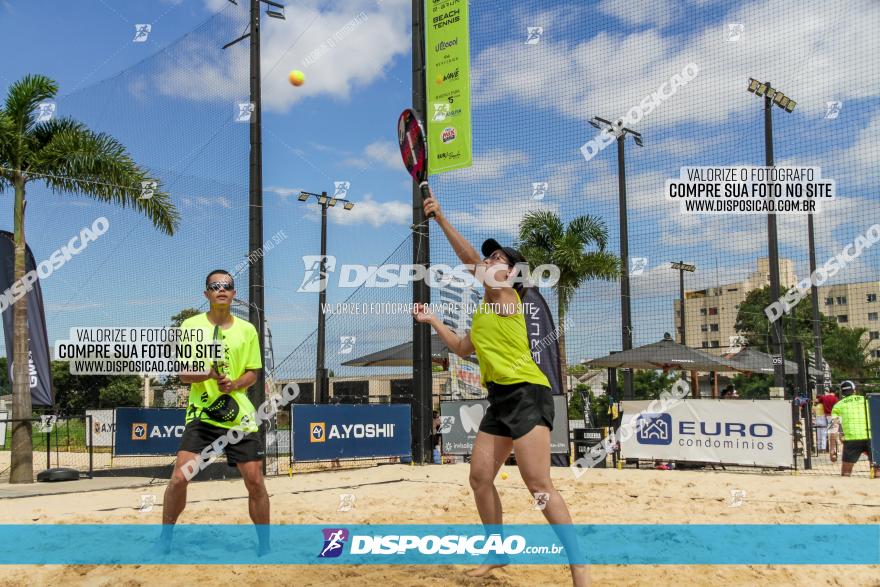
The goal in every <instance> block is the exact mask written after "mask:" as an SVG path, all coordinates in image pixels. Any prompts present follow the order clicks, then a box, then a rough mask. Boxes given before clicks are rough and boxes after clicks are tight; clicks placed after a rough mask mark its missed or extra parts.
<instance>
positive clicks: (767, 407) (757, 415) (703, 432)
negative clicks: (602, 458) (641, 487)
mask: <svg viewBox="0 0 880 587" xmlns="http://www.w3.org/2000/svg"><path fill="white" fill-rule="evenodd" d="M651 403H652V402H650V401H627V402H623V420H622V422H621V429H620V433H619V438H620V448H621V455H622V456H623V458H632V459H657V460H670V461H676V460H678V461H698V462H706V463H727V464H735V465H758V466H765V467H792V466H794V462H793V458H794V457H793V455H792V431H791V428H792V422H791V404H790V403H789V402H786V401H781V400H710V399H707V400H691V399H689V400H682V401H677V402H670V405H668V406H667V409H666V410H665V411H663V412H660V411H659V410H655V411H654V412H651V411H649V409H648V408H649V406H650V405H651ZM653 403H654V404H655V406H656V405H657V404H658V403H659V402H653Z"/></svg>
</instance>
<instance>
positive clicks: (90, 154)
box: [0, 75, 180, 483]
mask: <svg viewBox="0 0 880 587" xmlns="http://www.w3.org/2000/svg"><path fill="white" fill-rule="evenodd" d="M57 93H58V84H56V83H55V82H54V81H53V80H51V79H49V78H47V77H45V76H42V75H28V76H25V77H23V78H22V79H21V80H19V81H17V82H15V83H14V84H12V85H11V86H10V88H9V91H8V93H7V95H6V102H5V103H4V104H3V106H2V108H0V193H3V192H4V191H5V189H6V188H7V187H9V186H12V188H13V189H14V190H15V207H14V217H15V279H16V280H20V279H22V278H23V277H24V274H25V237H24V212H25V204H26V199H25V186H26V185H27V184H28V182H31V181H42V182H45V184H46V186H48V187H49V188H50V189H51V190H52V191H53V192H64V193H73V194H78V195H83V196H89V197H92V198H94V199H96V200H99V201H101V202H113V203H115V204H118V205H120V206H122V207H125V206H131V207H133V208H135V209H136V210H137V211H139V212H141V213H142V214H144V215H145V216H146V217H147V218H149V219H150V221H151V222H152V223H153V225H154V226H155V227H156V228H157V229H158V230H160V231H161V232H163V233H165V234H167V235H173V234H174V230H175V229H176V228H177V225H178V224H179V222H180V215H179V214H178V212H177V209H176V208H175V207H174V205H173V204H172V203H171V198H170V196H169V195H168V194H167V193H165V192H163V191H162V190H161V189H159V185H158V183H157V184H156V186H155V188H154V191H153V194H152V196H151V197H142V193H143V192H142V185H143V184H142V182H153V181H156V180H155V179H153V178H151V177H150V176H149V175H148V173H147V171H146V170H144V169H143V168H141V167H139V166H138V165H137V164H136V163H135V162H134V161H133V160H132V159H131V157H129V155H128V153H127V152H126V150H125V147H123V146H122V145H121V144H120V143H119V142H117V141H116V140H115V139H114V138H113V137H111V136H109V135H106V134H104V133H95V132H93V131H91V130H89V129H88V128H87V127H86V126H85V125H83V124H82V123H79V122H77V121H75V120H72V119H70V118H52V119H50V120H46V121H38V120H37V116H35V114H36V112H35V111H36V110H37V107H38V105H39V104H40V103H41V102H45V101H47V100H52V99H53V98H54V97H55V95H56V94H57ZM13 325H14V326H13V345H12V346H13V353H14V369H13V372H14V373H27V372H28V336H27V297H26V296H25V297H22V298H21V299H19V300H18V301H17V302H16V303H15V305H14V306H13ZM12 394H13V395H12V406H13V410H14V413H15V418H16V419H24V420H26V421H23V422H21V421H20V422H15V423H13V427H12V468H11V472H10V479H9V481H10V483H31V482H32V481H33V453H32V448H33V443H32V439H31V424H30V421H29V420H30V418H31V414H32V412H31V395H30V388H29V386H28V378H27V377H21V376H19V377H15V378H14V381H13V384H12Z"/></svg>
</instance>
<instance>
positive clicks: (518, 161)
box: [451, 149, 538, 182]
mask: <svg viewBox="0 0 880 587" xmlns="http://www.w3.org/2000/svg"><path fill="white" fill-rule="evenodd" d="M528 161H529V158H528V156H527V155H526V154H525V153H523V152H522V151H503V150H502V149H492V150H491V151H488V152H486V153H482V154H480V155H474V161H473V165H472V166H471V167H468V168H466V169H459V170H457V171H455V175H454V176H452V178H451V179H453V180H454V181H457V182H473V181H486V180H490V179H498V178H500V177H504V176H507V175H509V173H510V172H511V171H515V170H516V169H518V168H520V167H524V166H525V165H526V164H527V163H528ZM535 181H538V180H537V179H536V180H535Z"/></svg>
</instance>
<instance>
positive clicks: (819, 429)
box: [813, 397, 828, 452]
mask: <svg viewBox="0 0 880 587" xmlns="http://www.w3.org/2000/svg"><path fill="white" fill-rule="evenodd" d="M813 428H815V429H816V450H817V451H819V452H822V451H825V450H828V418H827V417H826V416H825V406H824V405H822V400H820V399H819V398H818V397H817V398H816V401H815V402H813Z"/></svg>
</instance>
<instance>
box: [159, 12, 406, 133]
mask: <svg viewBox="0 0 880 587" xmlns="http://www.w3.org/2000/svg"><path fill="white" fill-rule="evenodd" d="M409 6H410V4H409V3H408V2H405V1H404V0H384V1H383V2H381V3H378V4H377V3H376V2H371V1H367V0H353V1H349V2H345V3H341V4H340V5H333V6H327V5H326V4H324V3H322V2H319V1H318V0H304V1H303V2H297V3H290V4H287V5H286V7H285V15H286V20H278V19H265V18H264V20H263V27H262V29H261V39H260V41H261V43H260V49H261V64H260V66H261V73H262V76H263V82H262V84H263V87H262V98H263V108H264V109H265V110H270V111H276V112H286V111H287V110H289V109H290V107H291V106H292V105H293V104H295V103H296V102H298V101H299V100H302V99H303V98H308V97H314V96H332V97H335V98H340V99H347V98H348V97H349V96H350V95H351V92H352V90H354V89H355V88H357V87H362V86H367V85H369V84H371V83H373V82H374V81H376V80H377V79H381V78H382V77H383V75H384V72H385V71H386V69H388V68H389V67H391V66H392V64H393V63H394V61H395V60H396V59H397V58H399V57H402V56H405V55H407V54H408V53H409V51H410V34H409V25H410V11H409ZM206 7H207V8H208V10H209V11H212V12H217V11H220V10H227V11H230V15H232V14H233V13H232V12H231V11H233V10H246V9H247V3H246V2H239V6H237V7H236V6H234V5H231V4H230V3H229V2H226V0H207V1H206ZM235 17H236V18H239V17H240V15H238V14H236V15H235ZM355 19H356V20H355ZM346 27H347V28H346ZM328 39H330V41H329V43H328ZM184 43H186V44H184V45H181V47H180V50H181V52H182V53H183V54H182V55H180V56H179V58H178V59H177V60H176V62H175V63H174V64H169V65H168V67H167V68H166V69H164V70H160V71H159V72H158V73H157V74H156V77H155V83H156V85H157V86H158V87H159V89H160V91H161V92H162V93H164V94H166V95H172V96H182V97H186V98H188V99H191V100H196V101H214V100H228V101H229V102H230V118H231V117H232V115H233V107H232V104H234V103H235V102H238V101H247V100H246V98H245V97H244V96H241V95H238V93H237V92H240V91H246V88H243V87H242V83H241V81H242V80H246V79H247V71H246V68H247V64H248V58H247V55H248V53H247V52H248V51H249V48H248V43H247V42H241V43H238V44H236V45H234V46H232V47H230V48H228V49H226V50H225V51H220V49H219V48H217V47H214V46H207V45H205V44H204V43H201V42H197V41H194V40H192V39H186V40H185V41H184ZM322 43H323V44H324V49H322V48H321V45H322ZM329 44H332V45H333V46H332V47H330V46H329ZM316 51H317V52H318V53H320V56H319V57H317V58H316V59H313V60H312V61H311V62H310V63H309V62H307V61H306V59H307V57H309V55H310V54H312V55H316V54H317V53H315V52H316ZM228 52H236V53H240V55H236V56H234V57H233V56H231V55H228V54H226V53H228ZM178 64H182V65H178ZM236 67H237V68H238V69H234V68H236ZM293 69H300V70H302V71H303V72H304V73H305V76H306V81H305V83H304V84H303V85H302V86H300V87H294V86H292V85H291V84H290V83H289V81H288V79H287V74H288V72H289V71H291V70H293Z"/></svg>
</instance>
